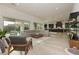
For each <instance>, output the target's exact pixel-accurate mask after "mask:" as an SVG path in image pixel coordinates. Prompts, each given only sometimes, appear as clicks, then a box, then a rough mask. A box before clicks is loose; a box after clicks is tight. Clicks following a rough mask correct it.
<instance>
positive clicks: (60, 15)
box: [9, 3, 73, 22]
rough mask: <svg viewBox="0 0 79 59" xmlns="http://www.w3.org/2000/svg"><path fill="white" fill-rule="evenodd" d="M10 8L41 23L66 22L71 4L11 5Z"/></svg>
mask: <svg viewBox="0 0 79 59" xmlns="http://www.w3.org/2000/svg"><path fill="white" fill-rule="evenodd" d="M9 5H11V7H12V8H14V9H17V10H18V11H21V12H23V13H26V14H28V15H31V16H35V17H38V18H40V19H41V20H42V21H46V22H53V21H59V20H68V18H69V14H70V12H71V10H72V7H73V4H72V3H17V4H15V3H13V4H9Z"/></svg>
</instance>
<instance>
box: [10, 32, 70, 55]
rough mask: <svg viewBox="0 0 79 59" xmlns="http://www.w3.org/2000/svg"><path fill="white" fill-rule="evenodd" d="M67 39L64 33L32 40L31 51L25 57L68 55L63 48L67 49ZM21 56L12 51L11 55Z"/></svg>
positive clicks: (17, 52)
mask: <svg viewBox="0 0 79 59" xmlns="http://www.w3.org/2000/svg"><path fill="white" fill-rule="evenodd" d="M68 47H69V44H68V37H67V35H66V33H56V34H52V35H51V36H50V37H42V38H39V39H35V38H33V49H30V50H29V52H28V54H27V55H68V54H67V53H66V52H65V48H68ZM20 54H23V53H21V52H19V51H14V52H12V53H11V55H20Z"/></svg>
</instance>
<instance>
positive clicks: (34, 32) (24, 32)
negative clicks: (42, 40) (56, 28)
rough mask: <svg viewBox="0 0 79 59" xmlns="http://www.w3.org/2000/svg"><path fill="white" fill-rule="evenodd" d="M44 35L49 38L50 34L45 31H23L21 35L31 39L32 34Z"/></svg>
mask: <svg viewBox="0 0 79 59" xmlns="http://www.w3.org/2000/svg"><path fill="white" fill-rule="evenodd" d="M36 33H39V34H42V35H43V36H46V37H48V36H49V32H48V31H45V30H26V31H21V32H20V35H21V36H24V37H31V34H36Z"/></svg>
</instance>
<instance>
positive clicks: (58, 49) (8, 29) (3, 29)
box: [0, 3, 79, 55]
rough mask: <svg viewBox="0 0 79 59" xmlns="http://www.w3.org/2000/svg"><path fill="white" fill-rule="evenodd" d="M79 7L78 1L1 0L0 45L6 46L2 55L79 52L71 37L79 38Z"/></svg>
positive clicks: (1, 51) (76, 53)
mask: <svg viewBox="0 0 79 59" xmlns="http://www.w3.org/2000/svg"><path fill="white" fill-rule="evenodd" d="M78 6H79V4H78V3H0V45H1V42H3V45H4V47H3V46H2V45H1V46H0V54H1V55H78V54H79V51H78V49H79V47H78V45H79V43H74V44H73V45H72V43H73V42H75V41H73V42H72V40H71V39H74V40H77V41H78V39H79V37H78V26H79V25H78V18H79V17H77V16H78V15H79V12H78V11H79V9H78V8H79V7H78ZM74 24H76V25H77V26H75V25H74ZM75 35H76V36H75ZM72 36H73V38H72ZM74 36H75V37H74ZM25 41H27V42H25ZM21 50H22V51H21ZM3 52H4V53H3Z"/></svg>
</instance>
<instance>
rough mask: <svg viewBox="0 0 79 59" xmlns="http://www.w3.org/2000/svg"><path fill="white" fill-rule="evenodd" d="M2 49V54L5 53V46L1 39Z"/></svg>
mask: <svg viewBox="0 0 79 59" xmlns="http://www.w3.org/2000/svg"><path fill="white" fill-rule="evenodd" d="M0 49H1V51H2V53H4V52H5V46H4V43H3V42H2V40H1V39H0Z"/></svg>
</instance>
